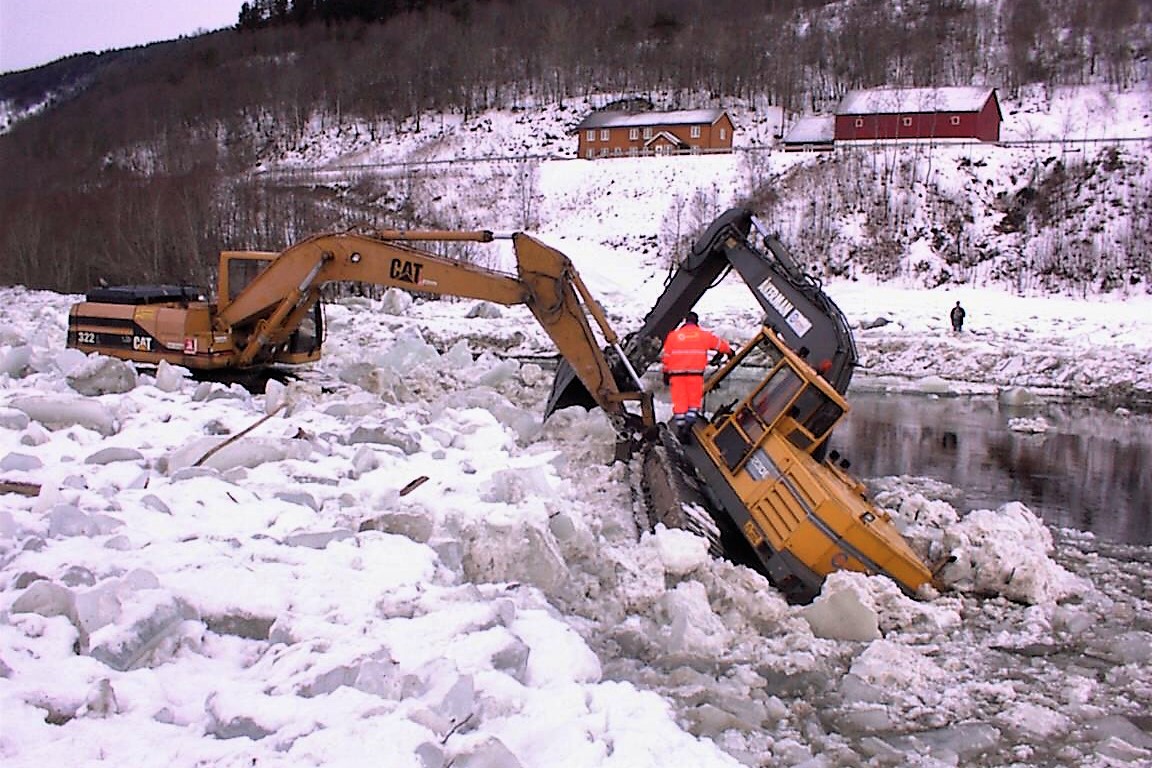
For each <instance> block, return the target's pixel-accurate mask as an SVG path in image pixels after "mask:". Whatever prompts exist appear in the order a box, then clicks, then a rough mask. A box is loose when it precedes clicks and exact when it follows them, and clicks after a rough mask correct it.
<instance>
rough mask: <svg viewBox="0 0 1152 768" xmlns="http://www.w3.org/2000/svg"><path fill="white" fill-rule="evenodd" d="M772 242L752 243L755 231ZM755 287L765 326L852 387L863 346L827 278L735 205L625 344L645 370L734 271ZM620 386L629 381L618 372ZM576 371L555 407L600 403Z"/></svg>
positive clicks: (559, 381)
mask: <svg viewBox="0 0 1152 768" xmlns="http://www.w3.org/2000/svg"><path fill="white" fill-rule="evenodd" d="M753 229H756V231H757V232H758V233H759V234H760V235H761V237H762V238H763V243H764V247H763V248H757V247H756V246H755V245H754V244H753V242H752V239H751V238H752V230H753ZM732 269H735V270H736V272H737V274H739V275H740V277H741V279H742V280H743V281H744V282H745V284H746V285H747V286H748V288H749V290H751V292H752V295H753V297H754V298H755V299H756V301H757V303H758V304H759V305H760V307H761V309H763V311H764V321H763V324H764V325H766V326H768V327H770V328H772V329H773V330H775V331H776V332H777V333H778V334H779V335H780V337H781V338H782V339H783V340H784V342H785V343H786V344H787V345H788V346H789V347H790V348H791V349H793V350H794V351H795V352H796V353H797V354H799V355H800V356H801V357H802V358H804V359H805V360H807V361H808V363H809V364H810V365H812V366H813V367H814V368H816V369H817V370H818V371H820V373H821V374H822V375H823V376H824V378H825V379H827V380H828V381H829V382H830V383H831V384H832V386H833V387H834V388H835V389H836V391H838V392H840V393H841V394H843V393H844V392H846V391H847V390H848V385H849V383H850V382H851V380H852V372H853V368H854V366H855V364H856V359H857V355H856V346H855V344H854V343H853V341H852V331H851V329H850V328H849V327H848V322H847V320H846V319H845V317H844V314H843V313H842V312H841V311H840V309H839V307H837V306H836V305H835V304H834V303H833V302H832V300H831V299H830V298H828V296H827V294H825V293H824V291H823V289H822V288H821V285H820V283H819V281H818V280H817V279H816V278H815V277H813V276H811V275H809V274H807V273H805V272H803V271H802V270H801V269H800V267H799V265H797V263H796V261H795V259H794V258H793V257H792V255H791V254H790V253H789V252H788V250H787V249H786V248H785V247H784V245H783V243H781V242H780V241H779V240H778V239H776V238H774V237H771V236H769V235H768V234H767V232H766V230H765V228H764V227H763V225H762V224H761V223H760V222H759V221H758V220H757V219H756V217H755V216H754V215H753V214H752V212H751V211H749V210H748V209H746V208H732V209H730V210H728V211H727V212H725V213H724V214H722V215H721V216H719V217H718V218H717V219H716V220H715V221H713V222H712V224H711V225H710V226H709V227H708V229H707V230H705V231H704V233H703V234H702V235H701V236H700V237H699V238H698V239H697V241H696V243H695V244H694V245H693V247H692V251H691V253H690V254H689V256H688V258H687V259H685V261H684V262H683V263H682V264H681V265H680V267H679V269H677V271H676V272H675V274H673V275H672V277H671V279H670V280H669V281H668V283H667V285H666V286H665V289H664V293H663V294H662V295H661V296H660V298H659V300H658V301H657V302H656V304H655V305H654V306H653V307H652V310H651V311H650V312H649V313H648V315H647V316H646V317H645V318H644V324H643V326H641V328H640V329H639V330H637V331H636V332H635V333H633V334H631V335H630V336H629V337H628V339H627V340H626V342H625V344H624V349H625V352H626V354H627V357H628V360H629V361H630V363H631V365H632V367H633V368H634V369H635V370H637V371H640V372H641V373H643V372H644V371H646V370H647V369H648V368H649V366H651V365H652V364H653V363H655V362H656V360H657V359H658V358H659V356H660V349H661V346H662V344H663V342H664V338H665V336H667V335H668V333H669V332H670V331H671V330H672V329H673V328H675V327H676V326H677V325H678V324H679V323H680V321H682V320H683V319H684V315H685V314H686V313H687V312H688V311H689V310H690V309H692V308H693V307H694V306H695V305H696V302H698V301H699V300H700V298H701V297H702V296H703V295H704V294H705V293H706V292H707V291H708V289H709V288H711V287H712V286H714V285H715V284H716V283H717V282H718V281H719V280H720V279H721V278H722V277H723V276H724V275H725V274H726V273H727V272H728V271H729V270H732ZM617 378H618V381H619V382H620V386H624V387H626V386H628V384H627V380H626V379H625V378H624V377H623V376H622V375H621V372H620V371H617ZM596 404H597V403H596V402H595V399H594V398H591V397H590V396H589V393H587V392H586V391H583V389H582V387H581V384H580V381H579V378H578V377H577V376H576V375H575V372H574V371H572V370H570V369H568V368H567V367H565V366H561V368H560V370H559V371H558V372H557V375H556V379H555V381H554V384H553V388H552V395H551V397H550V399H549V401H548V405H547V412H548V413H552V412H553V411H555V410H558V409H560V408H564V407H567V406H570V405H582V406H584V407H585V408H591V407H594V406H595V405H596Z"/></svg>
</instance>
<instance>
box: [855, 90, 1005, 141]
mask: <svg viewBox="0 0 1152 768" xmlns="http://www.w3.org/2000/svg"><path fill="white" fill-rule="evenodd" d="M1003 119H1004V116H1003V114H1002V113H1001V112H1000V102H999V100H998V99H997V98H996V89H995V88H974V87H972V88H969V87H955V88H874V89H870V90H863V91H849V92H848V93H846V94H845V95H844V98H843V99H841V100H840V104H839V105H838V106H837V107H836V141H838V142H839V141H873V140H877V139H883V140H892V139H900V140H904V139H976V140H978V141H999V140H1000V123H1001V121H1002V120H1003Z"/></svg>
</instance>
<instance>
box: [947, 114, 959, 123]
mask: <svg viewBox="0 0 1152 768" xmlns="http://www.w3.org/2000/svg"><path fill="white" fill-rule="evenodd" d="M948 122H950V123H951V124H952V125H960V115H952V117H950V118H948Z"/></svg>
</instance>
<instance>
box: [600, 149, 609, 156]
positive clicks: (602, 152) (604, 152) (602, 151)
mask: <svg viewBox="0 0 1152 768" xmlns="http://www.w3.org/2000/svg"><path fill="white" fill-rule="evenodd" d="M600 157H608V147H600Z"/></svg>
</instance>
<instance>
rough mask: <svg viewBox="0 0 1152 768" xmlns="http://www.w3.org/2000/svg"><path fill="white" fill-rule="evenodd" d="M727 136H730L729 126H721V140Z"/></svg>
mask: <svg viewBox="0 0 1152 768" xmlns="http://www.w3.org/2000/svg"><path fill="white" fill-rule="evenodd" d="M727 138H728V129H727V128H721V129H720V141H724V140H726V139H727Z"/></svg>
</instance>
